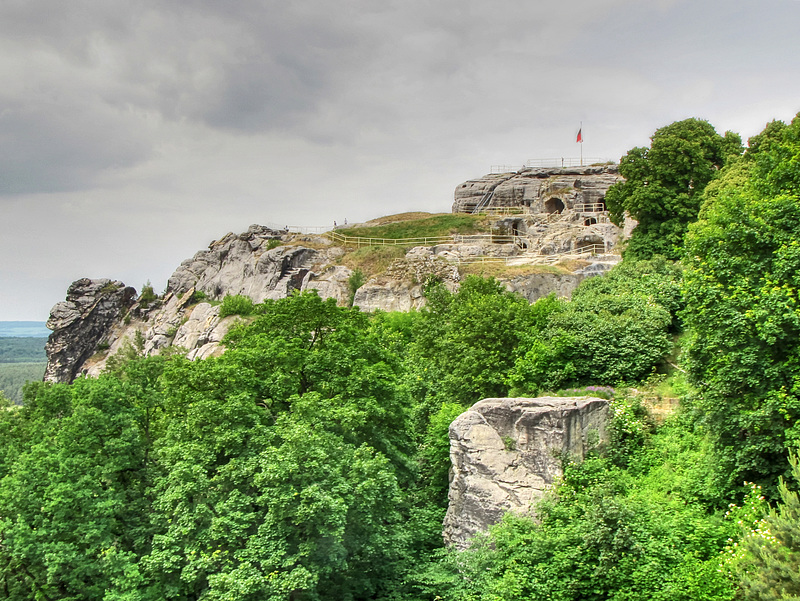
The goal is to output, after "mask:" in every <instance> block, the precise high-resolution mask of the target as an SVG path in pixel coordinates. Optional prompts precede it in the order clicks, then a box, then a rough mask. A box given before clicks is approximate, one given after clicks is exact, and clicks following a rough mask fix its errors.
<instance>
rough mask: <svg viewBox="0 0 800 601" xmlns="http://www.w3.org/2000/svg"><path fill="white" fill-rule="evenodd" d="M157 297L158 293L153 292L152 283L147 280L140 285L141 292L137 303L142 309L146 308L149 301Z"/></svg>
mask: <svg viewBox="0 0 800 601" xmlns="http://www.w3.org/2000/svg"><path fill="white" fill-rule="evenodd" d="M157 299H158V295H157V294H156V293H155V291H154V290H153V286H152V284H150V281H149V280H148V281H147V283H146V284H145V285H144V286H142V293H141V294H140V295H139V305H140V306H141V307H142V308H143V309H146V308H147V307H149V306H150V303H152V302H153V301H154V300H157Z"/></svg>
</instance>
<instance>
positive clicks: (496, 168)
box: [489, 165, 525, 174]
mask: <svg viewBox="0 0 800 601" xmlns="http://www.w3.org/2000/svg"><path fill="white" fill-rule="evenodd" d="M524 168H525V165H523V166H522V167H515V166H514V165H492V166H490V167H489V173H492V174H495V173H516V172H517V171H519V170H520V169H524Z"/></svg>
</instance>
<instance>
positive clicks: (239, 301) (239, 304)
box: [219, 294, 255, 317]
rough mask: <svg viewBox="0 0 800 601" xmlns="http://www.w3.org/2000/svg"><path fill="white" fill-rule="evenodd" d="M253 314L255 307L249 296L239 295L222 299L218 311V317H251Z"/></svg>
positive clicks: (229, 295)
mask: <svg viewBox="0 0 800 601" xmlns="http://www.w3.org/2000/svg"><path fill="white" fill-rule="evenodd" d="M253 313H255V305H254V304H253V300H252V299H251V298H250V297H249V296H243V295H241V294H233V295H231V294H228V295H226V296H225V298H223V299H222V306H221V307H220V309H219V316H220V317H227V316H228V315H242V316H245V315H252V314H253Z"/></svg>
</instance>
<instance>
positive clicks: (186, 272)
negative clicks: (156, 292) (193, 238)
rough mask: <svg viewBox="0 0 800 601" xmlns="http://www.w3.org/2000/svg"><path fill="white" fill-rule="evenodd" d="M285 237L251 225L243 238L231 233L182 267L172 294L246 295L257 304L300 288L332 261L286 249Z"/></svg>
mask: <svg viewBox="0 0 800 601" xmlns="http://www.w3.org/2000/svg"><path fill="white" fill-rule="evenodd" d="M285 234H286V232H282V231H276V230H271V229H270V228H268V227H264V226H261V225H251V226H250V229H248V230H247V231H246V232H244V233H243V234H239V235H238V236H237V235H234V234H227V235H226V236H224V237H223V238H222V239H220V240H217V241H215V242H212V243H211V244H210V245H209V248H208V250H203V251H200V252H198V253H197V254H196V255H195V256H194V257H192V258H191V259H188V260H186V261H184V262H183V263H181V265H180V267H178V269H177V270H176V271H175V273H173V274H172V276H171V277H170V278H169V281H168V283H167V290H168V291H170V292H173V293H175V294H183V293H184V292H187V291H188V290H189V289H191V288H194V289H195V290H198V291H200V292H202V293H203V294H205V295H206V296H207V297H208V298H212V299H219V298H222V297H223V296H225V295H226V294H242V295H245V296H249V297H250V298H252V299H253V301H254V302H256V303H260V302H263V301H264V300H266V299H268V298H271V299H278V298H283V297H285V296H286V295H287V294H290V293H291V291H292V290H300V288H301V287H302V283H303V280H304V278H305V276H306V274H308V272H309V271H310V267H311V265H312V264H313V263H314V262H320V261H322V262H330V258H329V257H325V256H324V255H325V254H326V253H324V252H320V251H318V250H315V249H312V248H306V247H304V246H302V245H298V246H284V245H282V244H281V243H282V236H284V235H285ZM319 255H323V256H322V257H320V256H319ZM326 259H328V261H326Z"/></svg>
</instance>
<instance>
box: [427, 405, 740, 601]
mask: <svg viewBox="0 0 800 601" xmlns="http://www.w3.org/2000/svg"><path fill="white" fill-rule="evenodd" d="M638 415H640V414H638ZM614 424H615V427H616V431H617V438H616V440H615V441H614V442H613V443H612V444H618V445H620V444H621V446H620V447H619V448H620V449H622V448H624V449H626V451H625V453H624V459H625V461H624V463H625V466H624V467H623V466H621V465H620V463H619V461H615V460H613V459H610V458H608V457H603V456H599V455H594V456H591V457H589V458H587V459H586V460H585V461H584V462H583V463H581V464H578V463H572V462H568V463H567V464H566V466H565V472H564V478H563V481H562V482H561V484H560V485H559V487H558V488H557V489H556V490H555V491H554V492H553V494H552V495H551V496H550V497H549V498H548V499H547V500H546V501H545V502H543V503H541V504H540V505H539V512H538V518H539V519H538V520H537V521H533V520H531V519H530V518H527V517H520V516H513V515H507V516H506V518H505V520H504V521H503V523H501V524H500V525H498V526H496V527H495V528H493V530H492V532H491V535H490V536H489V537H487V538H485V539H483V540H481V541H479V542H478V543H477V544H475V545H473V547H472V548H471V549H469V550H467V551H465V552H461V553H458V552H453V551H450V552H445V553H443V554H442V556H441V557H442V559H441V560H440V561H439V562H438V563H436V564H433V565H431V566H429V567H427V568H425V569H424V571H423V574H422V576H421V578H420V580H421V582H422V584H421V588H423V589H427V590H428V591H429V593H430V596H429V597H428V598H434V595H438V596H439V597H440V598H441V599H444V600H448V601H490V600H492V601H493V600H499V599H502V600H503V601H517V600H519V601H522V600H527V599H539V598H541V599H553V600H556V601H578V600H581V601H584V600H589V601H596V600H609V599H614V600H623V599H624V600H626V601H628V600H642V601H646V600H648V601H649V600H653V599H657V600H667V599H669V600H686V601H689V600H692V601H694V600H706V601H711V600H714V601H724V600H728V601H730V600H732V599H733V595H734V585H733V582H732V581H731V580H730V579H728V578H727V577H726V575H725V574H724V573H723V572H721V571H720V569H719V568H720V561H719V555H720V552H721V551H722V550H723V549H724V547H725V545H726V543H727V541H728V539H729V538H730V537H731V536H737V535H738V526H737V525H736V523H735V522H734V520H733V519H728V520H724V519H723V518H722V516H720V515H715V514H710V513H709V512H708V511H707V510H706V509H705V508H704V506H703V505H702V504H701V503H699V502H698V498H697V496H696V493H695V491H696V490H697V489H698V488H701V487H702V486H703V485H704V474H703V471H702V462H703V460H704V457H703V447H704V441H703V438H702V436H698V435H697V434H694V433H692V432H691V430H690V429H687V427H686V426H687V424H685V423H680V422H679V421H677V420H676V421H675V422H673V423H670V424H668V425H666V426H663V427H662V428H661V429H660V431H658V432H657V433H655V434H651V433H649V430H650V428H649V427H648V425H647V424H646V423H645V422H643V421H642V420H641V419H640V417H637V412H636V411H635V404H631V403H630V402H626V401H624V400H621V401H620V402H618V403H617V404H616V417H615V420H614ZM626 436H633V438H634V440H635V441H636V444H628V445H626V444H624V440H622V439H621V438H625V437H626ZM620 458H621V456H620ZM698 461H699V462H701V464H700V465H698Z"/></svg>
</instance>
